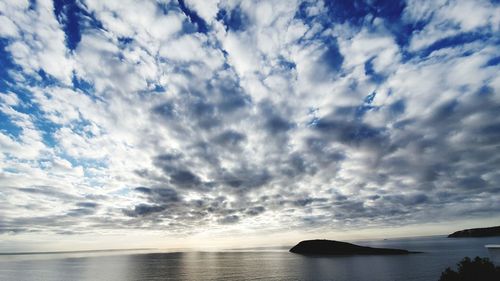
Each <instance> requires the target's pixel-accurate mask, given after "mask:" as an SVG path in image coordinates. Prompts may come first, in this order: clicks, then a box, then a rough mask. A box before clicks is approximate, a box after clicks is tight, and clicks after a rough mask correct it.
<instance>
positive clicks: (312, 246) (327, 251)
mask: <svg viewBox="0 0 500 281" xmlns="http://www.w3.org/2000/svg"><path fill="white" fill-rule="evenodd" d="M290 252H292V253H296V254H302V255H407V254H414V253H418V252H410V251H407V250H402V249H389V248H372V247H364V246H359V245H355V244H351V243H347V242H340V241H334V240H319V239H318V240H305V241H301V242H300V243H299V244H297V245H295V246H294V247H293V248H291V249H290Z"/></svg>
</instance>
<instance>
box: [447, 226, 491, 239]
mask: <svg viewBox="0 0 500 281" xmlns="http://www.w3.org/2000/svg"><path fill="white" fill-rule="evenodd" d="M491 236H500V226H493V227H484V228H471V229H464V230H460V231H456V232H453V233H452V234H450V235H448V238H462V237H491Z"/></svg>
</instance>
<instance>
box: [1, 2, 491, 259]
mask: <svg viewBox="0 0 500 281" xmlns="http://www.w3.org/2000/svg"><path fill="white" fill-rule="evenodd" d="M499 29H500V5H499V2H498V1H482V0H460V1H454V0H448V1H442V0H432V1H430V0H429V1H427V0H418V1H417V0H407V1H377V0H353V1H340V0H332V1H326V0H325V1H309V0H306V1H302V0H286V1H285V0H276V1H267V0H266V1H247V0H241V1H239V0H205V1H196V0H179V1H169V0H157V1H132V0H120V1H100V0H64V1H48V0H37V1H35V0H30V1H27V0H0V206H1V207H0V251H30V250H75V249H96V248H131V247H161V248H207V247H237V246H243V247H244V246H257V245H276V244H287V245H293V244H294V243H295V242H297V241H298V239H311V238H329V239H368V238H383V237H396V236H415V235H430V234H446V233H448V232H450V231H455V230H459V229H462V228H468V227H480V226H490V225H495V224H497V225H498V222H500V204H499V202H500V169H499V167H500V153H499V151H500V94H499V90H500V75H498V74H499V63H500V48H499V43H500V37H499Z"/></svg>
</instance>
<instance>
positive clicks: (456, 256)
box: [0, 237, 500, 281]
mask: <svg viewBox="0 0 500 281" xmlns="http://www.w3.org/2000/svg"><path fill="white" fill-rule="evenodd" d="M499 242H500V238H498V237H497V238H478V239H475V238H470V239H446V238H444V237H427V238H412V239H398V240H379V241H360V242H358V243H359V244H362V245H367V246H378V247H393V248H404V249H408V250H413V251H423V252H425V253H422V254H415V255H405V256H345V257H304V256H300V255H296V254H292V253H288V252H287V251H286V250H281V251H279V250H276V249H273V250H270V251H266V250H264V249H259V250H254V251H250V250H242V251H226V252H183V253H141V254H137V253H134V254H132V253H120V254H117V253H113V254H112V255H107V256H106V255H104V256H103V255H98V256H96V255H90V256H88V255H87V256H75V255H74V254H73V255H71V256H67V255H62V256H56V255H53V256H51V257H50V258H43V259H41V258H32V259H30V258H29V257H23V258H19V257H15V256H1V257H0V280H16V281H23V280H26V281H34V280H47V281H59V280H110V281H112V280H120V281H122V280H123V281H128V280H130V281H132V280H335V281H344V280H361V281H363V280H370V281H376V280H384V281H385V280H426V281H427V280H437V279H438V278H439V274H440V272H442V271H443V270H444V269H445V268H446V267H448V266H454V265H455V264H456V263H457V262H458V261H459V260H460V259H462V258H463V257H464V256H471V257H473V256H483V257H487V256H488V251H487V249H486V248H484V245H485V244H498V243H499Z"/></svg>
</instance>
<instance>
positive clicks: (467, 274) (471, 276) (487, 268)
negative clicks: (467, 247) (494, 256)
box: [439, 257, 500, 281]
mask: <svg viewBox="0 0 500 281" xmlns="http://www.w3.org/2000/svg"><path fill="white" fill-rule="evenodd" d="M457 265H458V271H454V270H452V269H451V268H449V267H448V268H447V269H446V270H445V271H443V273H441V278H439V281H478V280H481V281H498V280H500V267H498V266H497V267H495V265H494V264H493V263H492V262H491V261H490V260H489V259H487V258H480V257H476V258H475V259H474V260H471V259H470V258H469V257H465V258H464V259H463V260H462V261H460V262H459V263H458V264H457Z"/></svg>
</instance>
